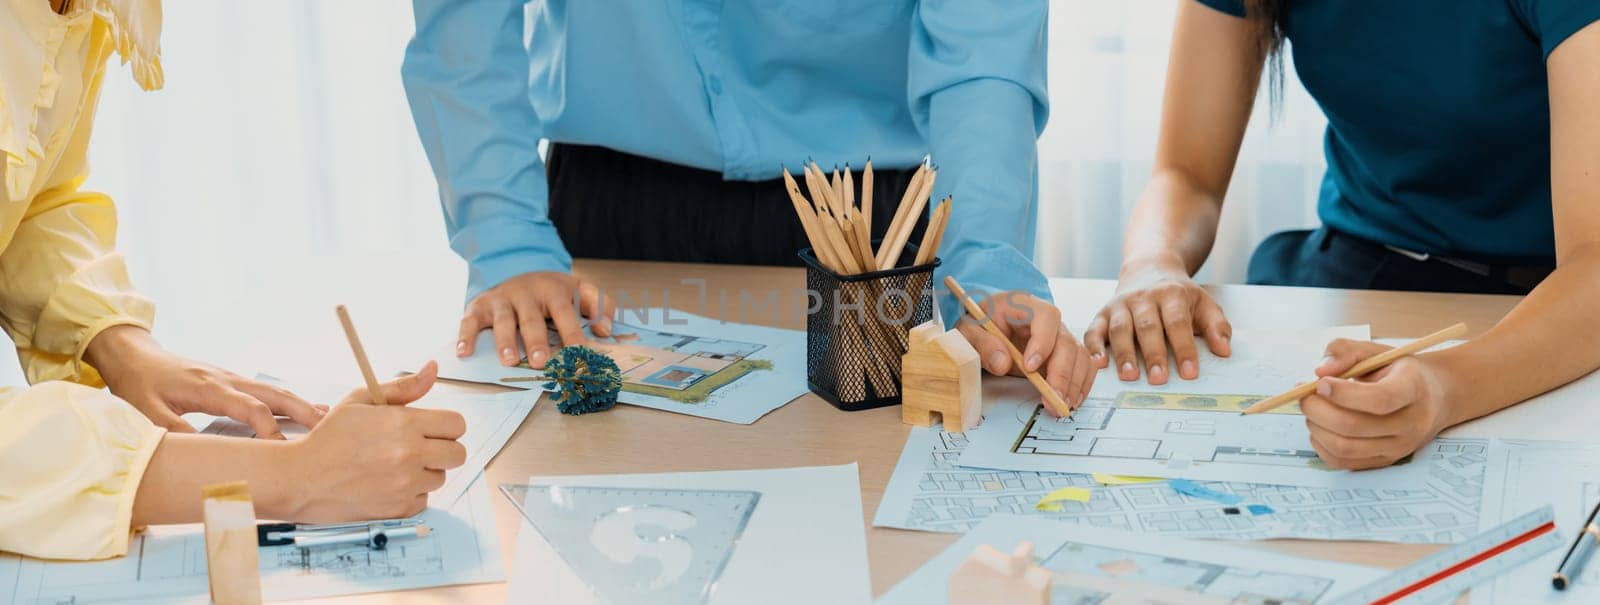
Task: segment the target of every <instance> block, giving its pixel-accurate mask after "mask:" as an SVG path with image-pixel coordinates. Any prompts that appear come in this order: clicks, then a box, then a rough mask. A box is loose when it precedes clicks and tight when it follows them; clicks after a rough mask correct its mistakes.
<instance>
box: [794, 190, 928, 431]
mask: <svg viewBox="0 0 1600 605" xmlns="http://www.w3.org/2000/svg"><path fill="white" fill-rule="evenodd" d="M804 171H805V174H804V178H805V181H806V188H807V190H808V191H810V193H811V197H810V198H809V199H808V198H807V197H806V195H805V194H803V193H801V192H800V186H799V184H798V183H796V182H795V179H794V176H793V175H791V174H789V170H788V168H784V170H783V180H784V185H785V186H786V187H787V188H788V190H789V200H790V201H791V202H793V203H794V211H795V214H797V215H799V217H800V225H801V227H802V229H804V231H805V234H806V239H807V240H809V241H810V243H811V250H812V252H813V253H814V254H815V255H816V257H817V261H818V262H820V263H821V264H822V265H823V266H824V267H827V268H828V270H830V271H832V272H834V273H835V274H836V275H839V276H852V275H863V274H867V273H873V272H877V271H887V270H889V269H893V268H895V267H896V266H898V265H899V263H900V260H901V257H902V256H904V253H905V248H906V243H907V242H908V241H910V239H911V232H912V230H913V229H915V227H916V225H917V220H918V219H919V218H920V217H921V216H922V212H923V210H924V209H925V208H927V205H928V198H929V196H930V195H931V194H932V192H933V184H934V180H935V179H936V178H937V177H938V174H939V172H938V169H937V168H934V167H931V166H929V164H928V161H927V158H924V159H923V161H922V164H921V165H920V166H919V167H918V168H917V171H916V173H914V174H913V175H912V177H911V181H910V182H909V183H908V184H907V185H906V191H905V193H904V194H903V195H902V196H901V198H900V205H899V206H897V207H896V208H895V213H894V219H893V220H892V221H891V222H890V223H889V228H888V229H887V230H885V232H884V237H883V239H882V241H881V242H880V243H879V245H878V247H877V249H876V250H874V249H873V245H872V244H873V242H872V195H873V175H872V160H871V159H870V158H869V159H868V160H867V164H866V168H865V170H864V171H863V172H862V174H861V196H860V200H861V203H860V206H859V207H858V206H857V204H856V200H857V196H856V184H855V177H854V175H853V174H852V173H851V171H850V167H849V165H846V166H845V170H844V176H843V177H841V176H840V173H839V170H838V169H837V168H836V169H834V171H833V174H832V176H826V175H825V174H824V173H823V171H822V168H821V167H819V166H817V164H816V162H815V161H808V162H807V164H806V165H805V166H804ZM949 222H950V198H949V197H948V196H947V197H945V198H944V200H943V201H941V202H940V203H939V204H938V205H937V206H936V207H935V208H934V210H933V215H932V218H931V219H930V220H929V222H928V226H927V228H926V229H925V230H924V231H923V233H922V239H921V240H920V244H919V245H918V246H917V253H916V255H915V256H914V257H913V259H912V260H911V265H910V266H913V267H916V266H922V265H926V264H929V263H932V262H933V261H934V259H935V258H937V256H938V252H939V245H940V243H941V240H942V239H943V238H944V230H945V226H946V225H948V224H949ZM930 276H931V274H930ZM883 281H884V280H878V279H871V280H867V281H864V282H845V283H842V284H841V285H840V286H839V287H840V289H841V290H844V292H841V293H840V295H841V297H842V299H845V300H853V301H855V302H860V303H863V305H862V308H864V309H866V310H867V311H866V313H868V314H872V313H879V312H884V311H887V312H888V313H889V315H890V316H891V317H905V316H906V314H908V313H910V312H911V309H907V308H906V307H905V301H904V300H902V299H900V298H898V297H894V296H891V297H888V298H887V299H886V300H884V301H880V300H879V299H880V298H883V297H884V296H885V293H886V286H885V284H884V283H883ZM918 290H919V291H920V288H918ZM906 294H910V295H912V297H913V299H914V297H915V296H917V295H918V294H919V292H906ZM879 302H886V303H887V305H886V306H887V307H889V308H888V309H884V308H883V306H884V305H880V304H878V303H879ZM913 304H914V303H913ZM909 328H910V326H905V325H898V326H896V325H890V324H889V323H885V322H883V321H878V320H876V319H864V320H863V321H859V322H854V321H839V322H831V321H830V327H829V331H830V336H829V338H830V342H832V343H833V344H834V345H835V346H834V347H831V349H832V351H830V353H831V354H833V355H835V360H836V362H837V365H836V366H835V368H834V370H835V372H836V375H835V376H834V377H833V383H834V384H836V385H838V386H839V388H838V391H839V392H838V393H836V395H837V396H839V397H840V398H841V399H845V400H848V401H853V402H854V401H864V400H865V399H866V398H867V392H866V385H867V384H868V383H870V384H871V385H872V388H873V392H874V393H875V394H876V395H877V396H878V397H879V398H884V397H896V396H898V395H899V392H900V357H901V355H904V354H905V351H906V346H907V344H908V340H907V336H906V333H907V331H908V329H909ZM854 364H859V366H857V365H854ZM863 377H864V378H865V380H862V378H863Z"/></svg>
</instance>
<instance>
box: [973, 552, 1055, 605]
mask: <svg viewBox="0 0 1600 605" xmlns="http://www.w3.org/2000/svg"><path fill="white" fill-rule="evenodd" d="M1050 582H1051V575H1050V572H1049V571H1047V570H1045V569H1044V568H1043V567H1039V566H1038V565H1034V564H1033V544H1032V543H1030V542H1022V543H1020V544H1017V548H1016V549H1015V550H1014V551H1012V553H1011V554H1009V555H1008V554H1006V553H1003V552H1000V551H999V550H998V549H996V548H995V547H993V546H989V545H988V544H984V545H982V546H979V547H978V548H977V549H976V550H974V551H972V555H971V556H969V557H967V560H966V561H965V562H963V563H962V564H961V567H958V568H956V571H955V573H953V574H950V605H991V604H993V603H1006V604H1008V605H1046V604H1048V603H1049V602H1050Z"/></svg>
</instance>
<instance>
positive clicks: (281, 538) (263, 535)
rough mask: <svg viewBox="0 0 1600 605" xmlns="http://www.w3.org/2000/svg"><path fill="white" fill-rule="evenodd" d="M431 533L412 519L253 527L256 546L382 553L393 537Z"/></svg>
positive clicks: (275, 524) (418, 536)
mask: <svg viewBox="0 0 1600 605" xmlns="http://www.w3.org/2000/svg"><path fill="white" fill-rule="evenodd" d="M431 531H432V530H431V529H429V528H428V526H427V525H424V524H423V523H422V522H421V521H417V520H415V519H396V520H389V521H372V522H368V523H343V524H338V525H297V524H294V523H262V524H260V525H257V526H256V543H257V544H258V545H260V546H285V545H290V544H293V545H295V546H298V547H300V548H310V547H313V546H328V545H333V544H365V545H366V546H367V548H371V549H374V550H383V549H384V548H387V547H388V546H389V542H390V541H392V540H395V539H397V538H421V537H424V536H427V535H428V534H429V533H430V532H431Z"/></svg>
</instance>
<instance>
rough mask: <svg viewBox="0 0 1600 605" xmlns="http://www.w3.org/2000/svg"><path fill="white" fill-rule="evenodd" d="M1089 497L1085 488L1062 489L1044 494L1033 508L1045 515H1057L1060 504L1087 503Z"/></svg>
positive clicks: (1088, 492)
mask: <svg viewBox="0 0 1600 605" xmlns="http://www.w3.org/2000/svg"><path fill="white" fill-rule="evenodd" d="M1090 495H1091V492H1090V491H1089V488H1087V487H1063V488H1061V489H1058V490H1056V491H1053V492H1050V493H1048V494H1045V495H1044V498H1042V499H1040V500H1039V503H1038V504H1035V505H1033V508H1034V510H1038V511H1043V512H1047V513H1059V512H1061V503H1062V502H1088V501H1089V496H1090Z"/></svg>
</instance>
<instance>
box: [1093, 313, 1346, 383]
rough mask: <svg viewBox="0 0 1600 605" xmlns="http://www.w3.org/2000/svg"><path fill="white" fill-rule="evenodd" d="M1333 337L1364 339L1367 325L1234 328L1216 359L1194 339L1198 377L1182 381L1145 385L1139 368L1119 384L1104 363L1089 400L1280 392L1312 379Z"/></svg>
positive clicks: (1173, 374) (1175, 377) (1174, 376)
mask: <svg viewBox="0 0 1600 605" xmlns="http://www.w3.org/2000/svg"><path fill="white" fill-rule="evenodd" d="M1336 338H1348V339H1351V340H1367V339H1369V338H1372V329H1371V326H1367V325H1356V326H1336V327H1331V328H1307V329H1304V330H1287V331H1284V330H1274V331H1266V330H1248V329H1239V330H1234V333H1233V338H1232V340H1231V341H1230V344H1231V345H1232V346H1233V354H1232V355H1229V356H1228V357H1218V356H1217V355H1216V354H1214V353H1212V352H1211V349H1209V348H1207V347H1206V344H1205V340H1203V339H1199V338H1196V344H1197V345H1198V346H1199V353H1200V360H1199V361H1200V377H1199V378H1196V379H1194V380H1185V379H1183V378H1181V377H1179V376H1178V373H1177V372H1176V371H1173V372H1169V373H1168V374H1169V375H1170V378H1168V380H1167V383H1166V384H1164V385H1160V386H1154V385H1151V384H1149V383H1148V377H1147V376H1146V375H1145V373H1144V371H1143V369H1141V370H1140V372H1139V379H1138V380H1134V381H1128V382H1123V381H1122V380H1121V379H1119V378H1117V371H1116V368H1114V367H1111V366H1110V365H1109V364H1108V365H1107V367H1106V368H1105V369H1102V370H1100V373H1099V374H1098V375H1096V376H1095V379H1094V387H1093V388H1091V389H1090V390H1089V396H1090V397H1097V398H1101V399H1115V398H1116V396H1117V394H1118V393H1120V392H1122V391H1127V390H1133V391H1141V392H1152V393H1184V394H1188V395H1262V396H1271V395H1276V394H1278V393H1282V392H1284V391H1287V390H1289V389H1291V388H1294V385H1296V384H1299V383H1302V382H1309V381H1310V380H1311V379H1312V378H1314V376H1313V374H1312V373H1311V371H1312V370H1313V369H1314V368H1316V367H1317V363H1318V362H1320V361H1321V360H1322V354H1323V351H1324V350H1326V348H1327V346H1328V343H1329V342H1331V341H1333V340H1334V339H1336Z"/></svg>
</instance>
